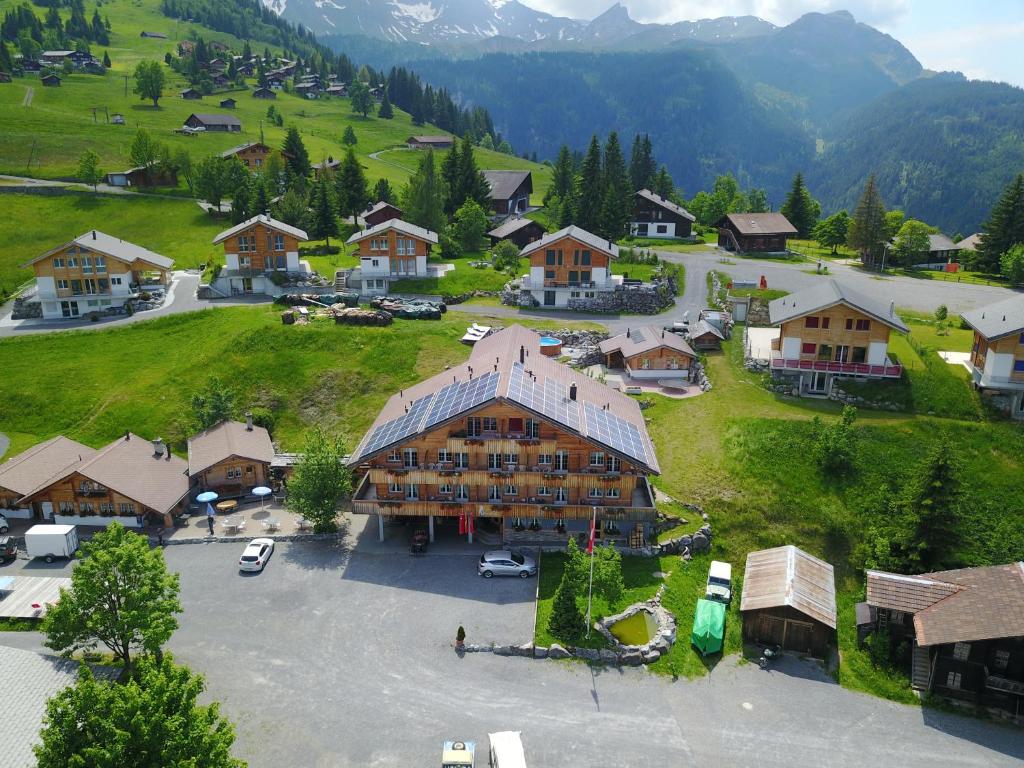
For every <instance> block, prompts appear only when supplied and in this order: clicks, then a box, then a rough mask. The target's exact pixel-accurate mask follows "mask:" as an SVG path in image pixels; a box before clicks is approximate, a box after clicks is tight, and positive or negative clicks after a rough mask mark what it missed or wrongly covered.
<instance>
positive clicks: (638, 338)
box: [629, 329, 644, 344]
mask: <svg viewBox="0 0 1024 768" xmlns="http://www.w3.org/2000/svg"><path fill="white" fill-rule="evenodd" d="M629 335H630V338H632V339H633V341H635V342H637V343H638V344H641V343H643V341H644V332H643V331H641V330H640V329H637V330H635V331H631V332H630V334H629Z"/></svg>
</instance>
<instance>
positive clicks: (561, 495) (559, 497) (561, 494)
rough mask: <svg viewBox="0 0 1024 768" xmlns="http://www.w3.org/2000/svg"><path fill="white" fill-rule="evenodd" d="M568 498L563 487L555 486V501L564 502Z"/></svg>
mask: <svg viewBox="0 0 1024 768" xmlns="http://www.w3.org/2000/svg"><path fill="white" fill-rule="evenodd" d="M568 499H569V494H567V493H566V492H565V488H555V501H556V502H561V503H562V504H564V503H565V502H566V501H568Z"/></svg>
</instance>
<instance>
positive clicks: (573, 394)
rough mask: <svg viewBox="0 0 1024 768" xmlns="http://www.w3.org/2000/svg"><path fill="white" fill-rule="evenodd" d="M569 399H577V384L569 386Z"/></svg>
mask: <svg viewBox="0 0 1024 768" xmlns="http://www.w3.org/2000/svg"><path fill="white" fill-rule="evenodd" d="M569 399H570V400H575V399H576V382H573V383H572V384H570V385H569Z"/></svg>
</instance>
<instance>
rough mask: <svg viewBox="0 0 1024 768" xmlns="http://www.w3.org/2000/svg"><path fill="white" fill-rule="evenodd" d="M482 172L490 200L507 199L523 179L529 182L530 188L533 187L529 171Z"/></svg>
mask: <svg viewBox="0 0 1024 768" xmlns="http://www.w3.org/2000/svg"><path fill="white" fill-rule="evenodd" d="M482 173H483V175H484V178H485V179H487V184H488V185H489V186H490V188H491V200H508V199H509V198H510V197H512V195H514V194H515V193H516V190H517V189H519V187H520V186H522V184H523V182H524V181H528V182H530V188H531V190H532V188H533V177H532V175H531V174H530V172H529V171H483V172H482Z"/></svg>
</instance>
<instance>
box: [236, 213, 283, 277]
mask: <svg viewBox="0 0 1024 768" xmlns="http://www.w3.org/2000/svg"><path fill="white" fill-rule="evenodd" d="M276 235H281V236H282V237H284V249H283V250H276V249H275V248H274V237H275V236H276ZM240 237H248V238H255V240H250V241H249V248H250V250H248V251H242V250H240V248H241V245H240V240H239V238H240ZM268 238H269V240H268ZM298 250H299V241H298V239H297V238H295V237H294V236H293V235H289V234H287V233H285V232H280V231H278V230H276V229H273V228H272V227H268V226H265V225H263V224H254V225H253V226H251V227H249V228H248V229H246V230H245V231H244V232H239V233H238V234H237V235H236V236H234V237H229V238H228V239H227V240H225V241H224V252H225V253H237V254H238V258H239V265H241V259H242V257H244V256H248V257H249V259H250V265H249V267H247V269H252V270H255V271H257V272H264V271H268V270H273V269H277V257H278V256H281V257H284V256H285V254H287V253H289V252H290V253H297V252H298ZM243 269H245V267H243Z"/></svg>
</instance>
